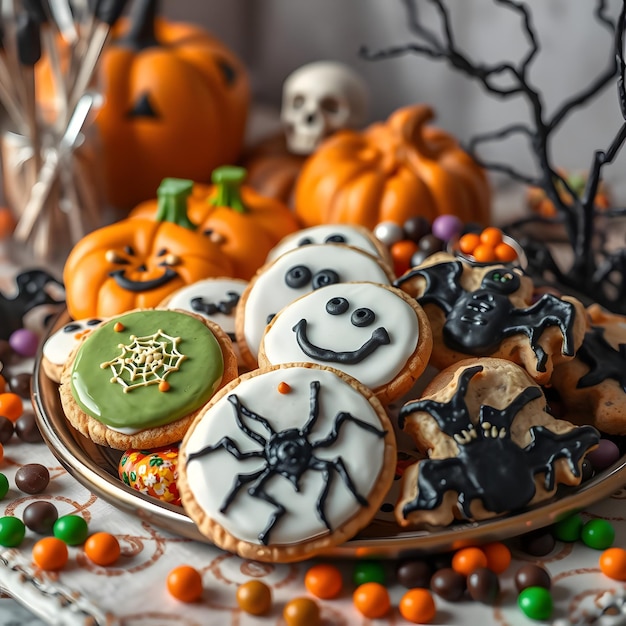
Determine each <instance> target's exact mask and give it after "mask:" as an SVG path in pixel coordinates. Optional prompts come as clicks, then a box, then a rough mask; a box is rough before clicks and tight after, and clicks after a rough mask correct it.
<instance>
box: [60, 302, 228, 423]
mask: <svg viewBox="0 0 626 626" xmlns="http://www.w3.org/2000/svg"><path fill="white" fill-rule="evenodd" d="M117 323H120V324H122V325H123V327H124V329H123V330H121V331H119V332H118V331H116V330H114V328H115V326H116V324H117ZM134 338H136V339H134ZM161 346H163V349H162V348H161ZM223 373H224V357H223V355H222V351H221V348H220V345H219V342H218V341H217V339H216V338H215V336H214V335H213V333H212V332H211V331H210V330H209V329H208V328H207V327H206V326H205V325H204V324H203V323H202V322H201V321H199V320H197V319H195V318H194V317H192V316H190V315H185V314H184V313H178V312H176V311H161V310H154V311H153V310H150V311H136V312H133V313H127V314H126V315H121V316H119V317H116V318H115V319H114V320H110V321H109V322H107V323H105V324H103V325H102V326H100V327H99V328H97V329H96V330H95V331H94V332H93V333H92V334H91V335H90V336H89V337H87V339H86V340H85V341H84V342H83V344H82V345H81V347H80V349H79V351H78V354H77V355H76V359H75V361H74V366H73V369H72V378H71V386H72V394H73V396H74V399H75V400H76V402H77V403H78V405H79V406H80V408H81V409H82V410H83V411H84V412H85V413H87V414H88V415H91V417H93V418H94V419H97V420H98V421H100V422H102V423H103V424H106V425H107V426H111V427H112V428H118V429H125V428H129V429H133V430H135V431H137V430H145V429H147V428H154V427H156V426H163V425H165V424H170V423H171V422H175V421H176V420H178V419H180V418H181V417H184V416H185V415H188V414H189V413H192V412H193V411H195V410H196V409H197V408H199V407H200V406H202V405H203V404H204V403H205V402H206V401H207V400H209V398H210V397H211V396H212V395H213V393H214V392H215V389H216V388H217V387H218V385H219V384H220V382H221V380H222V376H223ZM161 381H165V383H163V384H160V383H161ZM167 386H169V389H168V390H167V391H162V390H161V388H163V387H167Z"/></svg>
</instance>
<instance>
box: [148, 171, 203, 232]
mask: <svg viewBox="0 0 626 626" xmlns="http://www.w3.org/2000/svg"><path fill="white" fill-rule="evenodd" d="M192 189H193V181H192V180H186V179H184V178H164V179H163V180H162V181H161V184H160V185H159V188H158V189H157V198H158V204H157V214H156V219H157V221H159V222H172V223H174V224H178V225H179V226H183V227H184V228H188V229H189V230H196V228H198V226H197V225H196V224H194V223H193V222H192V221H191V220H190V219H189V216H188V215H187V198H189V196H190V195H191V192H192Z"/></svg>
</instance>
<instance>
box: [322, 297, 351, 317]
mask: <svg viewBox="0 0 626 626" xmlns="http://www.w3.org/2000/svg"><path fill="white" fill-rule="evenodd" d="M348 306H349V304H348V301H347V300H346V299H345V298H340V297H337V298H331V299H330V300H329V301H328V302H327V303H326V312H327V313H329V314H330V315H341V314H342V313H345V312H346V311H347V310H348Z"/></svg>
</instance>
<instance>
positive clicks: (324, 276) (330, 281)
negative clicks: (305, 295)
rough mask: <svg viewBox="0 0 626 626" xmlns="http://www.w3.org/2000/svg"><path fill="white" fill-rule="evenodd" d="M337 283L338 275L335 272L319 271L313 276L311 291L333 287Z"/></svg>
mask: <svg viewBox="0 0 626 626" xmlns="http://www.w3.org/2000/svg"><path fill="white" fill-rule="evenodd" d="M338 282H339V274H337V272H335V270H320V271H319V272H318V273H317V274H315V276H313V289H319V288H320V287H326V286H327V285H334V284H335V283H338Z"/></svg>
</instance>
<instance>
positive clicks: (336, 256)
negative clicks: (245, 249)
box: [235, 243, 393, 369]
mask: <svg viewBox="0 0 626 626" xmlns="http://www.w3.org/2000/svg"><path fill="white" fill-rule="evenodd" d="M359 280H369V281H372V282H376V283H383V284H386V285H389V284H391V281H392V280H393V274H392V273H391V270H390V269H389V268H388V267H387V266H386V265H385V264H384V263H383V262H382V261H381V260H380V259H377V258H376V257H373V256H372V255H371V254H368V253H367V252H364V251H362V250H359V249H358V248H352V247H351V246H346V245H345V244H340V243H338V244H333V245H327V244H310V245H308V246H302V247H299V248H295V249H294V250H290V251H289V252H286V253H285V254H282V255H281V256H279V257H278V258H277V259H276V260H274V261H272V262H270V263H267V264H266V265H264V266H263V267H262V268H260V269H259V271H258V272H257V273H256V275H255V276H254V277H253V278H252V280H251V281H250V283H249V285H248V286H247V287H246V289H245V290H244V292H243V293H242V294H241V300H240V302H239V306H238V307H237V313H236V316H235V333H236V336H237V344H238V345H239V349H240V351H241V356H242V358H243V361H244V363H245V364H246V365H247V366H248V367H249V368H250V369H253V368H255V367H257V357H258V351H259V345H260V343H261V337H262V336H263V332H264V331H265V327H266V326H267V324H269V322H270V321H271V320H272V318H273V317H274V315H276V313H278V311H280V310H281V309H282V308H283V307H285V306H286V305H287V304H289V303H290V302H292V301H293V300H295V299H296V298H299V297H300V296H303V295H304V294H306V293H309V292H310V291H314V290H316V289H319V288H320V287H325V286H327V285H334V284H335V283H345V282H350V281H359Z"/></svg>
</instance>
